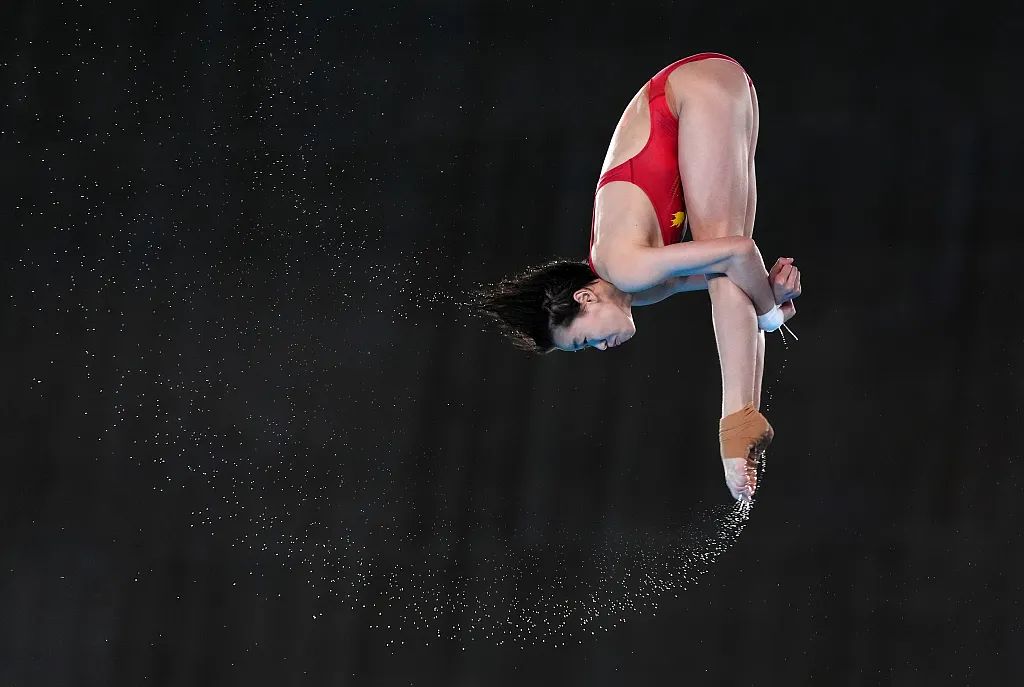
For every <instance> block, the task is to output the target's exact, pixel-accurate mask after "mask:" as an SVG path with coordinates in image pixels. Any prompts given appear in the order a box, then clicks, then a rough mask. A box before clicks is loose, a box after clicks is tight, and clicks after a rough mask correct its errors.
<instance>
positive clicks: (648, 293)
mask: <svg viewBox="0 0 1024 687" xmlns="http://www.w3.org/2000/svg"><path fill="white" fill-rule="evenodd" d="M757 128H758V112H757V93H756V91H755V90H754V84H753V82H752V81H751V79H750V77H749V76H748V75H747V73H746V72H745V71H744V69H743V68H742V67H741V66H740V64H739V63H738V62H737V61H736V60H734V59H732V58H731V57H727V56H726V55H722V54H720V53H699V54H696V55H692V56H690V57H686V58H683V59H681V60H678V61H676V62H673V63H672V64H670V65H668V66H667V67H665V68H664V69H662V70H661V71H659V72H658V73H657V74H656V75H655V76H654V77H652V78H651V79H650V80H649V81H648V82H647V83H646V84H644V86H643V87H642V88H641V89H640V91H639V92H638V93H637V94H636V95H635V96H633V99H632V100H631V101H630V103H629V105H628V106H627V107H626V110H625V111H624V112H623V114H622V117H621V118H620V119H619V123H618V125H617V126H616V127H615V132H614V134H613V135H612V139H611V143H610V145H609V148H608V152H607V154H606V156H605V160H604V164H603V166H602V168H601V175H600V177H599V179H598V183H597V191H596V194H595V198H594V210H593V215H592V217H591V234H590V252H589V255H588V259H587V261H586V262H584V261H582V260H554V261H551V262H548V263H545V264H543V265H540V266H537V267H533V268H530V269H528V270H526V271H524V272H522V273H520V274H517V275H515V276H512V277H510V278H507V279H505V280H504V281H502V282H500V283H499V284H496V285H493V286H489V287H485V288H483V289H481V290H480V291H479V292H478V293H477V297H478V301H477V307H478V308H479V309H480V310H482V311H483V312H485V313H486V314H487V315H489V316H491V317H493V318H494V319H495V320H496V321H497V323H498V324H499V326H500V328H501V330H502V331H503V332H504V333H505V334H507V335H508V336H509V337H511V338H512V340H513V342H514V343H515V345H516V346H518V347H520V348H523V349H525V350H528V351H532V352H535V353H548V352H550V351H553V350H562V351H578V350H581V349H583V348H588V347H589V348H596V349H598V350H602V351H603V350H607V349H609V348H614V347H616V346H619V345H621V344H623V343H625V342H626V341H628V340H629V339H631V338H632V337H633V335H634V334H635V333H636V325H635V324H634V322H633V317H632V313H631V308H632V307H636V306H642V305H650V304H652V303H657V302H659V301H661V300H663V299H665V298H667V297H668V296H671V295H673V294H676V293H680V292H683V291H696V290H703V289H707V290H708V292H709V294H710V297H711V306H712V320H713V324H714V330H715V337H716V340H717V344H718V356H719V362H720V364H721V368H722V417H721V420H720V422H719V445H720V448H721V456H722V464H723V468H724V470H725V481H726V484H727V485H728V487H729V490H730V492H731V493H732V495H733V497H734V498H736V499H740V500H745V501H749V500H750V499H751V498H752V497H753V494H754V491H755V489H756V487H757V484H756V481H757V470H756V467H757V461H758V460H759V458H760V456H761V455H762V454H763V452H764V450H765V449H766V448H767V446H768V445H769V444H770V443H771V441H772V438H773V437H774V432H773V430H772V427H771V425H770V424H769V423H768V420H767V419H766V418H765V417H764V416H763V415H762V414H761V413H760V412H759V408H760V400H761V398H760V397H761V378H762V374H763V370H764V346H765V342H764V332H765V331H774V330H776V329H778V328H779V327H780V326H782V324H783V323H784V322H786V321H788V320H789V319H790V318H791V317H793V315H795V314H796V307H795V306H794V304H793V299H794V298H796V297H798V296H799V295H800V293H801V286H800V272H799V270H798V269H797V267H796V265H795V264H794V262H793V259H792V258H779V260H778V261H777V262H776V263H775V265H774V267H772V269H771V272H770V273H769V272H767V271H766V270H765V266H764V262H763V260H762V258H761V254H760V251H759V250H758V248H757V246H756V245H755V243H754V241H753V239H752V235H753V230H754V213H755V208H756V205H757V187H756V183H755V174H754V150H755V148H756V146H757ZM687 228H689V230H690V231H691V233H692V236H693V240H691V241H685V242H681V241H682V239H683V238H684V237H685V235H686V230H687Z"/></svg>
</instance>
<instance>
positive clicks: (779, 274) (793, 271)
mask: <svg viewBox="0 0 1024 687" xmlns="http://www.w3.org/2000/svg"><path fill="white" fill-rule="evenodd" d="M768 281H769V282H770V283H771V285H772V293H773V294H774V295H775V303H776V304H777V305H782V304H783V303H785V302H786V301H791V300H793V299H794V298H797V297H798V296H799V295H800V293H801V288H800V270H799V269H797V266H796V265H794V264H793V258H779V259H778V260H776V261H775V266H774V267H772V270H771V272H769V273H768ZM793 312H794V314H795V313H796V310H795V309H794V310H793Z"/></svg>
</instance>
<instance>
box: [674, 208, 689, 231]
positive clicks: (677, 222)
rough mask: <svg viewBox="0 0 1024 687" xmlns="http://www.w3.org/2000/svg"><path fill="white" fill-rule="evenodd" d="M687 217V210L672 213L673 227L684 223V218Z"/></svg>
mask: <svg viewBox="0 0 1024 687" xmlns="http://www.w3.org/2000/svg"><path fill="white" fill-rule="evenodd" d="M685 218H686V213H685V212H682V211H680V212H677V213H675V214H673V215H672V226H673V227H678V226H681V225H682V223H683V220H684V219H685Z"/></svg>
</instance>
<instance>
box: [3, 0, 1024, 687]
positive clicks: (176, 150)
mask: <svg viewBox="0 0 1024 687" xmlns="http://www.w3.org/2000/svg"><path fill="white" fill-rule="evenodd" d="M1020 20H1021V14H1020V9H1019V8H1018V7H1016V6H1012V5H1011V4H1008V3H1007V4H999V3H980V4H979V3H974V4H964V3H953V2H930V3H918V4H913V3H888V4H886V5H884V6H883V5H871V4H863V3H852V4H846V5H835V6H832V5H829V4H827V3H826V4H821V3H782V4H779V3H744V4H737V3H697V2H675V3H671V2H646V1H642V0H641V1H638V2H611V1H610V2H600V3H588V2H579V1H573V2H558V1H557V0H552V1H551V2H543V3H539V2H538V3H525V2H506V1H495V2H479V3H467V2H404V3H392V4H389V3H363V4H361V5H357V6H349V5H346V4H344V3H342V4H338V3H329V2H303V3H282V2H265V3H263V2H256V3H233V2H199V3H168V4H158V5H147V4H142V5H139V4H132V3H117V2H106V3H86V2H13V3H6V4H5V5H4V6H3V8H0V33H2V36H3V40H2V43H0V45H2V47H0V79H2V94H3V95H2V102H3V105H2V108H0V175H2V176H0V182H2V183H0V217H2V219H3V248H2V250H0V260H2V264H3V269H2V271H0V279H2V280H3V293H4V294H5V299H6V304H5V307H4V308H3V313H4V315H3V323H2V324H3V328H2V336H3V351H4V354H5V355H4V357H5V360H6V363H7V364H5V365H3V366H2V367H0V374H2V383H3V388H4V390H5V394H4V396H5V402H4V404H3V436H4V438H5V441H4V460H3V466H4V470H3V474H2V478H0V531H2V540H0V544H2V545H0V608H2V609H3V612H2V613H0V616H2V621H0V683H2V684H4V685H12V686H13V685H18V686H21V685H141V684H148V685H207V684H210V685H235V684H238V685H241V684H246V685H251V684H257V685H260V684H275V685H283V684H288V685H292V684H303V685H305V684H324V685H327V684H331V685H347V684H372V685H378V684H379V685H391V684H402V685H446V686H447V685H460V686H461V685H465V686H470V685H620V684H645V685H657V684H679V683H687V684H714V685H774V684H829V685H860V684H900V685H916V684H928V685H932V684H956V685H968V684H969V685H989V684H997V683H1000V684H1006V683H1007V681H1010V682H1012V681H1013V680H1014V679H1015V677H1016V676H1017V675H1018V673H1019V670H1018V669H1017V666H1016V664H1015V661H1014V659H1015V658H1016V656H1015V653H1014V652H1015V650H1016V649H1017V648H1018V647H1019V646H1020V645H1021V643H1022V641H1024V628H1022V624H1021V612H1022V602H1024V591H1022V583H1021V579H1022V572H1024V570H1022V561H1024V557H1022V554H1021V544H1022V542H1021V536H1020V534H1019V530H1020V528H1019V523H1018V519H1019V518H1020V516H1021V514H1022V505H1021V500H1020V498H1019V497H1020V490H1021V483H1022V481H1021V477H1022V467H1021V465H1022V462H1021V458H1022V454H1021V441H1020V438H1019V430H1020V427H1021V425H1022V422H1021V420H1022V411H1021V400H1022V397H1024V393H1022V392H1024V377H1022V376H1021V375H1022V373H1021V364H1022V363H1024V360H1022V350H1024V347H1022V344H1024V324H1022V320H1021V318H1020V309H1021V305H1022V300H1021V297H1020V268H1019V261H1020V256H1021V253H1022V249H1024V239H1022V233H1021V225H1020V221H1019V218H1018V212H1017V210H1018V206H1019V197H1020V196H1019V189H1020V185H1021V182H1022V181H1024V178H1022V174H1021V171H1020V159H1021V154H1022V152H1024V150H1022V140H1024V137H1022V136H1021V134H1020V122H1021V97H1020V94H1019V80H1020V79H1019V65H1020V59H1019V57H1020V54H1019V51H1018V46H1019V36H1020V32H1021V28H1022V26H1021V21H1020ZM702 51H715V52H721V53H725V54H727V55H729V56H731V57H734V58H735V59H737V60H738V61H739V62H740V63H741V64H742V65H743V66H744V68H745V69H746V70H747V72H748V73H749V74H750V76H751V78H752V79H753V81H754V83H755V85H756V87H757V93H758V99H759V107H760V133H759V139H758V148H757V158H756V159H757V186H758V194H759V195H758V209H757V222H756V225H755V231H754V239H755V240H756V241H757V244H758V246H759V248H760V250H761V252H762V255H763V256H764V258H765V261H766V262H767V263H769V266H770V264H771V263H773V262H774V261H775V259H776V258H777V257H780V256H787V257H788V256H791V257H794V258H795V259H796V264H797V265H798V266H799V267H800V269H801V272H802V275H803V277H802V282H803V288H804V293H803V295H802V296H801V298H800V299H799V301H798V302H797V307H798V313H797V315H796V317H795V318H794V319H793V320H792V321H791V322H790V325H791V327H792V329H793V331H795V332H796V333H797V335H798V336H799V340H798V341H794V340H792V339H787V341H786V342H785V343H783V341H782V338H781V337H780V336H778V335H775V334H769V335H768V342H767V360H766V368H765V373H764V392H763V393H764V399H765V400H764V408H763V410H764V412H765V414H766V416H767V417H768V418H769V419H770V420H771V422H772V424H773V426H774V427H775V430H776V438H775V442H774V444H773V445H772V447H771V450H770V452H769V462H768V469H767V471H766V473H765V476H764V480H763V484H762V488H761V490H760V492H759V496H758V500H757V503H756V505H755V507H754V509H753V511H752V512H751V513H750V518H749V520H746V521H744V522H741V523H740V525H739V526H736V525H735V524H734V525H733V526H732V527H733V529H732V530H730V531H729V532H731V534H729V533H727V534H728V536H726V537H725V538H724V539H718V540H714V541H717V542H718V543H717V544H713V545H711V544H707V542H708V541H712V540H709V539H707V537H709V536H710V537H712V539H714V537H715V536H717V535H716V534H715V533H716V529H715V528H720V527H721V526H722V525H721V523H722V522H727V521H728V518H729V517H730V516H727V515H723V513H726V511H727V510H728V505H729V504H728V491H727V490H726V488H725V484H724V481H723V479H722V474H721V472H722V468H721V462H720V460H719V458H718V442H717V429H718V418H719V410H720V403H721V388H720V372H719V368H718V360H717V354H716V349H715V340H714V333H713V330H712V327H711V315H710V306H709V301H708V298H707V294H706V292H696V293H688V294H680V295H678V296H676V297H674V298H672V299H670V300H667V301H665V302H662V303H660V304H657V305H655V306H652V307H649V308H643V309H639V310H637V311H636V312H635V313H634V316H635V318H636V323H637V327H638V331H637V336H636V337H635V338H634V340H632V341H631V342H630V343H629V345H627V346H623V347H622V348H618V349H615V350H611V351H605V352H598V351H586V352H584V353H581V354H578V355H564V354H557V353H556V354H552V355H549V356H545V357H530V356H529V355H527V354H525V353H522V352H520V351H517V350H515V349H513V348H512V347H511V346H510V345H509V344H508V343H507V342H506V341H504V340H502V339H501V338H500V337H499V336H498V335H497V334H496V333H494V332H493V331H492V330H491V329H489V328H488V327H487V326H485V323H483V322H481V321H480V320H479V319H478V318H474V317H473V316H471V315H470V314H468V313H467V312H466V309H465V307H464V306H463V304H464V303H465V301H466V298H465V294H466V293H467V292H468V291H469V290H471V289H472V288H473V287H474V286H475V285H477V284H480V283H484V282H493V281H495V280H497V279H499V278H501V277H502V276H504V275H506V274H508V273H510V272H512V271H515V270H518V269H520V268H522V267H525V266H527V265H532V264H536V263H538V262H542V261H545V260H547V259H550V258H553V257H568V258H578V259H581V260H582V259H585V257H586V251H587V246H588V239H589V229H590V227H589V222H590V216H591V208H592V203H593V193H594V186H595V184H596V181H597V176H598V172H599V171H600V167H601V163H602V160H603V159H604V155H605V151H606V149H607V146H608V142H609V139H610V136H611V134H612V131H613V129H614V127H615V124H616V122H617V121H618V118H619V116H620V114H621V113H622V110H623V109H624V108H625V106H626V104H627V103H628V102H629V100H630V98H631V97H632V96H633V94H634V93H636V91H637V90H639V88H640V87H641V86H642V85H643V84H644V82H645V81H646V80H647V79H649V78H650V77H651V76H652V75H653V74H654V73H656V72H657V71H658V70H659V69H661V68H662V67H663V66H665V65H667V64H669V63H670V62H673V61H675V60H677V59H680V58H682V57H684V56H687V55H690V54H693V53H697V52H702ZM737 527H739V529H737ZM740 530H741V531H740ZM681 533H692V537H691V538H690V539H685V538H684V539H685V541H683V540H681V539H680V537H681V536H682V534H681ZM689 536H690V534H687V537H689ZM702 537H704V539H702ZM680 542H682V543H680ZM686 542H689V543H686ZM701 542H704V543H703V544H702V543H701ZM702 547H703V548H702ZM709 547H710V548H709ZM609 552H610V553H609ZM606 553H608V554H609V555H608V556H605V554H606ZM705 553H706V554H707V556H708V561H707V565H706V566H705V567H706V574H697V573H685V571H683V568H682V567H679V568H678V571H677V572H679V574H680V575H683V576H684V577H686V583H685V584H675V583H673V585H669V586H671V587H672V588H671V589H669V587H664V588H663V589H662V587H659V586H657V585H655V587H651V586H650V585H649V584H648V583H647V582H646V581H645V580H653V579H654V578H653V577H650V576H648V577H647V578H644V575H645V574H647V573H650V571H657V572H658V574H664V575H667V574H668V572H672V571H673V570H676V567H678V566H682V565H683V563H685V562H686V561H688V560H690V559H691V558H693V557H694V556H696V557H697V558H700V556H702V555H704V554H705ZM686 557H689V558H686ZM684 558H686V560H684ZM674 566H676V567H674ZM680 571H682V572H680ZM684 573H685V574H684ZM659 579H661V578H659ZM665 579H668V578H665ZM600 580H604V582H601V584H604V585H605V586H604V587H599V589H600V590H603V591H601V593H600V594H598V593H591V592H589V591H588V590H589V589H592V586H588V585H594V584H598V582H600ZM651 584H653V583H651ZM659 584H660V583H659ZM609 585H610V586H609ZM616 585H617V586H616ZM593 588H597V587H593ZM609 590H611V591H609ZM616 590H617V591H616ZM659 590H660V591H659ZM641 591H642V592H644V594H641V596H642V598H641V596H636V594H634V592H636V593H639V592H641ZM661 592H663V593H661ZM466 595H468V596H466ZM466 598H470V599H471V601H472V603H470V602H468V601H466ZM581 598H585V599H587V604H588V605H587V608H589V609H590V610H592V611H594V612H595V613H597V614H598V615H601V620H600V621H599V622H598V621H595V622H594V623H592V624H587V623H586V622H582V621H580V618H579V617H576V616H574V617H573V619H572V622H571V623H568V624H566V623H565V622H564V617H563V616H565V617H568V613H566V614H562V611H561V610H559V609H564V608H569V607H570V606H566V605H565V604H567V603H570V602H573V603H575V601H573V600H579V599H581ZM474 604H475V605H474ZM516 604H521V605H522V607H526V605H528V606H529V608H530V609H534V610H536V611H537V613H538V615H536V617H535V618H534V620H532V621H530V622H529V623H526V624H520V625H517V626H516V627H515V628H514V629H513V630H510V631H508V632H505V633H504V634H501V633H494V632H491V631H490V630H488V631H487V632H482V631H480V630H479V626H480V625H481V623H483V624H484V625H487V623H494V622H498V624H499V625H500V622H499V621H497V620H495V619H496V618H497V616H496V615H495V614H494V613H491V612H490V610H489V609H500V610H501V612H502V613H504V612H506V611H508V609H509V608H514V607H516ZM573 608H576V607H573ZM410 609H412V610H411V611H410ZM495 612H497V611H495ZM531 612H532V611H531ZM488 627H490V626H488ZM510 627H511V626H510ZM552 628H553V629H552ZM595 628H599V629H597V630H596V631H594V630H595ZM499 634H500V635H501V636H500V638H499V636H498V635H499Z"/></svg>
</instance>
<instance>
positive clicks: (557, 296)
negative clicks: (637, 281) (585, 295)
mask: <svg viewBox="0 0 1024 687" xmlns="http://www.w3.org/2000/svg"><path fill="white" fill-rule="evenodd" d="M597 279H598V277H597V276H595V275H594V273H593V272H591V271H590V266H589V265H588V264H587V262H586V261H581V260H561V259H558V260H552V261H550V262H547V263H544V264H543V265H538V266H536V267H530V268H528V269H526V270H524V271H523V272H520V273H519V274H516V275H513V276H511V277H506V278H505V279H503V280H502V281H500V282H498V283H497V284H494V285H490V286H484V287H482V288H480V289H479V290H477V291H476V292H475V293H474V294H473V295H474V301H473V307H474V309H475V310H476V311H477V312H478V313H480V314H482V315H484V316H485V317H487V318H489V319H492V320H493V321H495V322H496V323H497V325H498V328H499V330H500V331H501V333H502V334H504V335H505V336H507V337H509V338H510V339H512V344H513V345H514V346H516V348H520V349H522V350H525V351H529V352H531V353H537V354H544V353H550V352H551V351H552V350H554V348H555V344H554V341H553V337H552V331H551V330H552V329H554V328H555V327H559V326H562V325H565V326H568V325H570V324H572V321H573V320H574V319H575V318H576V316H577V315H578V314H579V312H580V304H579V303H577V302H576V301H575V300H574V299H573V297H572V295H573V294H574V293H576V291H577V290H579V289H580V288H582V287H584V286H586V285H587V284H590V283H591V282H594V281H596V280H597Z"/></svg>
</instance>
